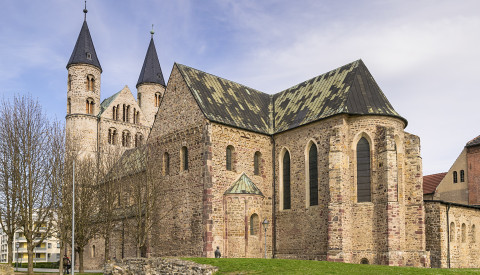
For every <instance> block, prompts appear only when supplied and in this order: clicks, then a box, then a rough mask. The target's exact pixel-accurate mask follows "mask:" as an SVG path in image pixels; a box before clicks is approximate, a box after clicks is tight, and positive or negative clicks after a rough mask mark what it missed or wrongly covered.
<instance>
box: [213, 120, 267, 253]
mask: <svg viewBox="0 0 480 275" xmlns="http://www.w3.org/2000/svg"><path fill="white" fill-rule="evenodd" d="M211 143H212V161H211V175H212V223H213V226H212V230H211V232H212V236H213V248H216V247H217V246H219V247H220V249H221V251H222V253H223V255H224V256H225V257H261V255H263V253H264V242H265V239H264V231H263V228H262V229H261V234H257V235H250V233H249V228H250V216H251V215H252V214H254V213H255V214H257V215H258V217H259V219H258V220H259V222H260V223H261V222H262V221H263V220H264V219H265V218H266V219H267V220H268V221H269V223H270V226H269V228H268V229H267V242H268V244H267V253H268V254H269V255H271V244H272V236H271V228H272V227H271V224H272V161H271V159H272V151H271V150H272V149H271V148H272V144H271V138H270V137H269V136H266V135H262V134H257V133H253V132H249V131H245V130H240V129H235V128H232V127H228V126H224V125H220V124H216V123H212V130H211ZM227 146H233V154H232V170H231V171H228V170H227V169H226V148H227ZM255 152H260V171H259V172H260V173H259V175H255V174H254V155H255ZM242 173H245V174H246V175H247V176H248V177H249V178H250V179H251V180H252V181H253V183H254V184H255V185H256V186H257V188H258V189H259V190H260V191H261V192H262V193H263V195H264V197H259V196H248V198H247V197H245V195H239V196H232V195H229V196H228V198H226V197H225V196H224V193H225V191H226V190H227V189H228V188H230V187H231V186H232V185H233V183H234V182H235V181H236V180H237V179H238V178H239V177H240V176H241V175H242ZM234 221H235V222H234ZM258 226H260V225H257V227H258ZM234 251H237V252H234ZM207 256H208V257H213V254H212V253H210V254H208V255H207Z"/></svg>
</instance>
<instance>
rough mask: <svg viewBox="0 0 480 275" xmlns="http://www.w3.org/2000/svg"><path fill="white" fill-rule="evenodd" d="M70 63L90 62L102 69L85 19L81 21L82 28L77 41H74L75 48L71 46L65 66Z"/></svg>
mask: <svg viewBox="0 0 480 275" xmlns="http://www.w3.org/2000/svg"><path fill="white" fill-rule="evenodd" d="M72 64H90V65H93V66H95V67H97V68H99V69H100V71H102V67H101V66H100V61H98V58H97V53H96V52H95V47H94V46H93V41H92V37H91V36H90V31H89V30H88V25H87V21H83V25H82V29H81V30H80V34H79V35H78V38H77V43H75V48H73V52H72V55H71V56H70V60H69V61H68V64H67V68H68V67H69V66H70V65H72Z"/></svg>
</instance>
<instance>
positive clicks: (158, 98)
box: [155, 92, 162, 107]
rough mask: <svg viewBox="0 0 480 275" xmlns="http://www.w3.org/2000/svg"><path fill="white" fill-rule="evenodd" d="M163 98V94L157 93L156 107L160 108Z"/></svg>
mask: <svg viewBox="0 0 480 275" xmlns="http://www.w3.org/2000/svg"><path fill="white" fill-rule="evenodd" d="M161 98H162V94H161V93H160V92H156V93H155V107H158V106H160V99H161Z"/></svg>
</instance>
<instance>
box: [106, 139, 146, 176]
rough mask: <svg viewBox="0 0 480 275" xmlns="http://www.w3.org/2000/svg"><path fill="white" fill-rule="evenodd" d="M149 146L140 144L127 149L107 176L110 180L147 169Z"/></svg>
mask: <svg viewBox="0 0 480 275" xmlns="http://www.w3.org/2000/svg"><path fill="white" fill-rule="evenodd" d="M147 146H148V145H144V146H140V147H137V148H132V149H128V150H126V151H125V152H124V153H123V154H122V156H121V157H120V159H119V160H118V162H117V163H116V164H115V166H114V168H113V169H112V170H111V171H110V172H109V175H107V178H108V179H110V180H114V179H120V178H123V177H125V176H128V175H133V174H136V173H140V172H142V171H145V170H146V155H147Z"/></svg>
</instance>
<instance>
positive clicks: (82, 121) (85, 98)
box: [66, 8, 102, 157]
mask: <svg viewBox="0 0 480 275" xmlns="http://www.w3.org/2000/svg"><path fill="white" fill-rule="evenodd" d="M83 12H84V13H85V19H84V21H83V25H82V29H81V30H80V34H79V35H78V38H77V43H76V44H75V48H74V49H73V52H72V55H71V56H70V60H69V61H68V64H67V70H68V80H67V81H68V82H67V86H68V88H67V89H68V90H67V116H66V134H67V142H68V143H69V144H70V145H69V150H71V151H73V152H74V153H77V154H80V155H81V156H82V157H83V156H91V157H94V156H95V153H96V152H97V150H98V149H97V146H98V145H97V125H98V120H97V114H98V113H99V111H100V76H101V73H102V67H101V66H100V62H99V61H98V58H97V53H96V52H95V47H94V46H93V41H92V37H91V36H90V31H89V29H88V25H87V20H86V15H87V9H86V8H85V9H84V10H83Z"/></svg>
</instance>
